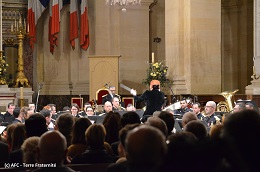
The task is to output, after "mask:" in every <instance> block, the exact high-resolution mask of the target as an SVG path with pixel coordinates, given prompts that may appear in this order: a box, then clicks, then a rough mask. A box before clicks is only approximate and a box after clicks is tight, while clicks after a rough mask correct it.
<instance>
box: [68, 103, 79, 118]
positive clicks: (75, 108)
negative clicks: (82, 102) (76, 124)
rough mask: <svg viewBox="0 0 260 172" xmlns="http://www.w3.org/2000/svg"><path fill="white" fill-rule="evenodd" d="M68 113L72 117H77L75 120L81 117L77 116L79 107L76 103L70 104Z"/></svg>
mask: <svg viewBox="0 0 260 172" xmlns="http://www.w3.org/2000/svg"><path fill="white" fill-rule="evenodd" d="M70 112H71V115H72V116H74V117H77V118H79V117H82V116H80V115H79V114H78V113H79V106H78V104H76V103H72V104H71V108H70Z"/></svg>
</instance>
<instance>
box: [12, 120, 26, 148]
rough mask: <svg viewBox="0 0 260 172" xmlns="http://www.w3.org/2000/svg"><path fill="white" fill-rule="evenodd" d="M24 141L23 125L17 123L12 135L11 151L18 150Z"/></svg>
mask: <svg viewBox="0 0 260 172" xmlns="http://www.w3.org/2000/svg"><path fill="white" fill-rule="evenodd" d="M25 139H26V131H25V125H24V124H22V123H17V124H16V127H15V128H14V131H13V133H12V149H11V150H12V151H14V150H17V149H20V148H21V146H22V144H23V142H24V140H25Z"/></svg>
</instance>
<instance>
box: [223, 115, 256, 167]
mask: <svg viewBox="0 0 260 172" xmlns="http://www.w3.org/2000/svg"><path fill="white" fill-rule="evenodd" d="M259 124H260V116H259V113H258V112H256V111H254V110H243V111H240V112H237V113H234V114H232V115H229V116H228V117H227V118H226V119H225V121H224V125H223V139H224V140H225V141H226V143H227V145H226V147H228V148H229V149H228V150H229V152H228V155H229V156H228V157H227V160H228V161H229V162H230V163H231V166H232V167H233V168H234V171H250V172H259V171H260V166H259V158H258V157H259V154H260V147H259V145H260V125H259Z"/></svg>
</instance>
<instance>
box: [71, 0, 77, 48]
mask: <svg viewBox="0 0 260 172" xmlns="http://www.w3.org/2000/svg"><path fill="white" fill-rule="evenodd" d="M77 2H78V1H77V0H72V1H71V2H70V44H71V46H72V48H73V50H74V49H75V39H76V38H78V3H77Z"/></svg>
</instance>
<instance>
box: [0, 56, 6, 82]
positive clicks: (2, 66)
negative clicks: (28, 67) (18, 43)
mask: <svg viewBox="0 0 260 172" xmlns="http://www.w3.org/2000/svg"><path fill="white" fill-rule="evenodd" d="M7 68H8V64H7V63H6V57H5V56H3V57H2V58H0V85H5V84H6V79H7V76H8V73H7Z"/></svg>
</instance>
